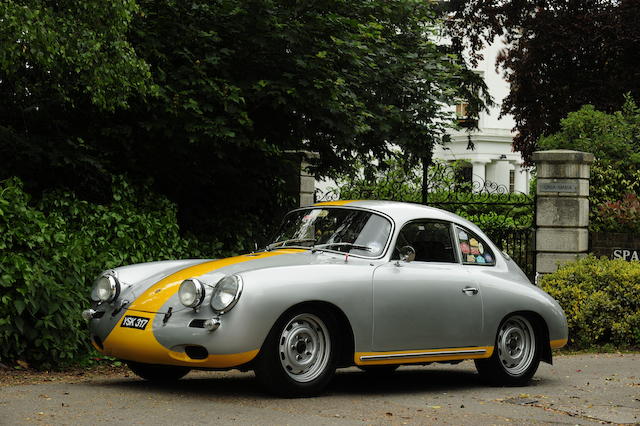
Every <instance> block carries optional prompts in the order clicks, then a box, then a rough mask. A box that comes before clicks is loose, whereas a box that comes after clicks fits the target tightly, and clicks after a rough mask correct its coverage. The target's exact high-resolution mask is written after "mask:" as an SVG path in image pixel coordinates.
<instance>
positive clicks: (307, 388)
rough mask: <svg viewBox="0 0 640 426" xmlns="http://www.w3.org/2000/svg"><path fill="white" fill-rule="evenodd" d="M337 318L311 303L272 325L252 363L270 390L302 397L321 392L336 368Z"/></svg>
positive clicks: (284, 394) (257, 375) (258, 376)
mask: <svg viewBox="0 0 640 426" xmlns="http://www.w3.org/2000/svg"><path fill="white" fill-rule="evenodd" d="M336 329H337V328H336V321H335V319H334V317H333V316H332V315H330V314H329V313H328V312H324V311H322V310H320V309H316V308H313V307H306V308H300V309H296V310H294V311H292V312H290V313H289V314H288V315H285V316H284V317H283V318H281V319H280V320H279V321H278V322H277V323H276V325H274V327H273V328H272V330H271V332H270V333H269V335H268V336H267V339H266V340H265V343H264V345H263V348H262V351H261V354H260V356H259V357H258V359H257V362H256V365H255V373H256V377H257V378H258V380H259V381H260V382H261V383H262V385H263V386H264V387H266V388H267V389H268V390H269V391H270V392H273V393H275V394H278V395H282V396H289V397H303V396H313V395H317V394H318V393H320V392H321V391H322V390H323V389H324V388H325V387H326V386H327V384H328V383H329V381H330V380H331V378H332V377H333V374H334V372H335V369H336V354H337V353H338V344H339V343H338V339H337V332H336Z"/></svg>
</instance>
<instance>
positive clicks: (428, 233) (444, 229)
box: [394, 220, 456, 263]
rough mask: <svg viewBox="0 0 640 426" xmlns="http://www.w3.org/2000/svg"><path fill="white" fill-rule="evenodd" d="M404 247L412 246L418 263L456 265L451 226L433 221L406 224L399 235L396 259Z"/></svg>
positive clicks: (395, 252)
mask: <svg viewBox="0 0 640 426" xmlns="http://www.w3.org/2000/svg"><path fill="white" fill-rule="evenodd" d="M404 246H411V247H412V248H413V249H414V250H415V252H416V258H415V261H416V262H449V263H456V256H455V253H454V246H453V243H452V238H451V225H450V224H449V223H446V222H437V221H432V220H424V221H416V222H411V223H408V224H406V225H405V226H404V227H403V228H402V230H401V231H400V233H399V234H398V240H397V241H396V250H394V257H397V256H398V253H399V250H400V249H401V248H402V247H404Z"/></svg>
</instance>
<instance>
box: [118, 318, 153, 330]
mask: <svg viewBox="0 0 640 426" xmlns="http://www.w3.org/2000/svg"><path fill="white" fill-rule="evenodd" d="M147 324H149V318H144V317H134V316H133V315H127V316H125V317H124V318H123V319H122V324H120V327H127V328H135V329H138V330H144V329H145V327H146V326H147Z"/></svg>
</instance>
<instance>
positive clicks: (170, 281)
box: [128, 249, 301, 312]
mask: <svg viewBox="0 0 640 426" xmlns="http://www.w3.org/2000/svg"><path fill="white" fill-rule="evenodd" d="M300 251H301V250H293V249H288V250H277V251H267V252H263V253H256V254H249V255H246V254H245V255H242V256H235V257H228V258H226V259H218V260H212V261H210V262H204V263H200V264H198V265H194V266H189V267H188V268H185V269H182V270H180V271H178V272H174V273H173V274H171V275H169V276H168V277H166V278H163V279H162V280H160V281H158V282H157V283H156V284H154V285H152V286H151V287H149V288H148V289H147V291H145V292H144V293H142V294H141V295H140V297H138V298H137V299H136V300H135V301H134V302H133V303H132V304H131V305H130V306H129V308H128V309H131V310H134V311H144V312H159V311H160V308H162V306H163V305H164V304H165V303H166V302H167V300H169V298H170V297H171V296H173V295H174V294H176V292H177V291H178V289H179V288H180V284H182V281H184V280H186V279H188V278H193V277H198V276H200V275H204V274H208V273H209V272H213V271H215V270H216V269H220V268H224V267H225V266H229V265H235V264H236V263H241V262H246V261H248V260H255V259H264V258H266V257H271V256H277V255H279V254H286V253H297V252H300Z"/></svg>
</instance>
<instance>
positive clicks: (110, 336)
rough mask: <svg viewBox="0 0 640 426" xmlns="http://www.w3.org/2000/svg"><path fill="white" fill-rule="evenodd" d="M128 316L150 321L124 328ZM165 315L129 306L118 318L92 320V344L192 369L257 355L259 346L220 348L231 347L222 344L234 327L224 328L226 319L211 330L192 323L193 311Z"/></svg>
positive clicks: (226, 364)
mask: <svg viewBox="0 0 640 426" xmlns="http://www.w3.org/2000/svg"><path fill="white" fill-rule="evenodd" d="M127 316H135V317H144V318H149V323H148V324H147V326H146V327H145V329H143V330H140V329H137V328H130V327H123V326H122V322H123V321H124V318H125V317H127ZM164 318H165V314H164V313H149V312H144V311H137V310H133V309H129V310H126V311H125V312H124V313H123V314H122V315H118V316H116V317H112V316H111V315H104V316H103V317H102V318H94V319H91V320H90V326H89V328H90V330H91V335H92V344H93V346H94V347H95V348H96V349H97V350H98V351H100V352H101V353H103V354H104V355H107V356H112V357H115V358H119V359H123V360H127V361H135V362H141V363H147V364H158V365H177V366H185V367H192V368H233V367H238V366H240V365H243V364H246V363H248V362H249V361H251V360H253V359H254V358H255V357H256V356H257V354H258V351H259V350H258V349H250V350H244V351H233V352H227V351H224V349H223V350H220V348H224V347H225V346H226V347H227V350H228V349H230V348H229V345H222V344H219V342H222V341H224V340H225V337H226V338H227V340H228V338H229V337H230V336H228V335H229V332H230V331H231V330H229V329H227V330H225V327H224V324H223V323H224V321H222V322H221V324H222V325H221V327H220V328H219V329H216V330H215V331H209V330H207V329H205V328H202V327H190V326H189V324H190V323H191V322H192V320H193V315H192V314H191V311H189V313H187V312H179V313H176V314H174V317H173V318H171V319H170V320H169V321H163V319H164ZM225 335H227V336H225ZM232 346H237V345H232ZM219 352H221V353H219Z"/></svg>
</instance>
